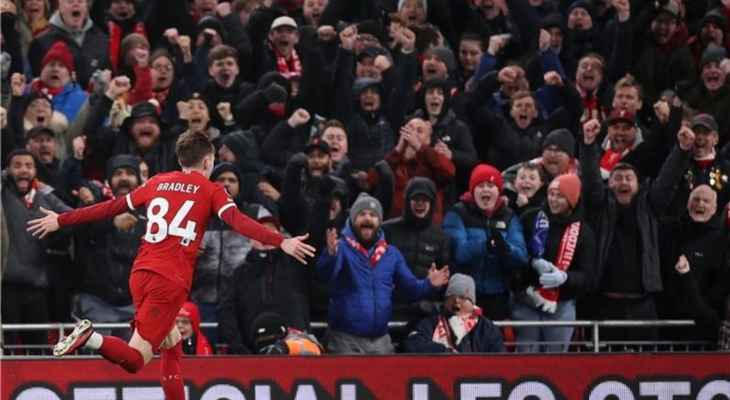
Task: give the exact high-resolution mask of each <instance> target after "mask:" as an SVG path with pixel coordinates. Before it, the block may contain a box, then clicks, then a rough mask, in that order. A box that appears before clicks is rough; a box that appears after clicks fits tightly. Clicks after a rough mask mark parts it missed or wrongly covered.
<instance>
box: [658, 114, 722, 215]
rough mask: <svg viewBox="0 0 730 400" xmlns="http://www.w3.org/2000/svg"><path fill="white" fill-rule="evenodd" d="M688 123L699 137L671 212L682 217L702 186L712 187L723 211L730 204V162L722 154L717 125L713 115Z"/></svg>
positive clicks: (699, 116) (699, 115)
mask: <svg viewBox="0 0 730 400" xmlns="http://www.w3.org/2000/svg"><path fill="white" fill-rule="evenodd" d="M688 122H689V128H690V129H692V131H693V132H694V134H695V142H694V147H692V161H691V162H690V165H689V168H688V169H687V170H686V171H685V173H684V176H683V177H682V181H681V182H680V184H679V187H678V190H677V192H676V193H675V195H674V200H673V202H672V208H670V212H669V213H670V215H680V214H682V212H683V210H684V209H685V208H686V204H687V199H688V198H689V195H690V192H692V191H693V190H694V189H695V188H697V187H699V186H701V185H708V186H710V187H711V188H712V189H713V190H714V191H715V192H716V197H717V199H716V201H717V207H716V208H717V209H719V211H720V212H722V210H723V208H724V207H725V205H726V204H727V203H728V201H730V160H727V159H725V158H723V157H721V156H720V155H719V154H718V151H717V145H718V142H719V135H718V133H717V131H718V126H717V122H715V118H713V117H712V115H710V114H698V115H696V116H695V117H694V118H692V120H691V121H688Z"/></svg>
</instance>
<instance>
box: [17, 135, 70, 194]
mask: <svg viewBox="0 0 730 400" xmlns="http://www.w3.org/2000/svg"><path fill="white" fill-rule="evenodd" d="M54 136H55V135H54V133H53V131H52V130H50V129H49V128H43V127H40V126H39V127H36V128H33V129H31V130H30V131H28V133H27V134H26V139H27V142H26V144H25V149H26V150H28V151H29V152H30V153H31V154H33V157H35V159H36V160H37V161H39V165H37V166H36V167H37V173H38V179H39V180H40V181H41V182H43V183H45V184H46V185H50V186H51V187H52V188H53V189H56V190H63V188H62V186H63V178H62V176H61V161H59V160H58V158H57V157H56V139H55V137H54Z"/></svg>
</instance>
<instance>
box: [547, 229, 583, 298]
mask: <svg viewBox="0 0 730 400" xmlns="http://www.w3.org/2000/svg"><path fill="white" fill-rule="evenodd" d="M578 235H580V221H576V222H573V223H572V224H570V225H569V226H568V228H567V229H565V231H563V237H562V239H560V247H559V248H558V259H557V260H556V261H555V267H556V268H558V269H559V270H561V271H567V270H568V268H570V264H571V263H572V262H573V256H575V248H576V247H577V245H578ZM538 294H539V295H540V296H541V297H542V298H543V299H545V301H547V302H548V303H555V306H556V307H557V303H558V300H559V299H560V288H553V289H545V288H540V289H539V290H538ZM552 309H555V307H552Z"/></svg>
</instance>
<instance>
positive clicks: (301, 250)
mask: <svg viewBox="0 0 730 400" xmlns="http://www.w3.org/2000/svg"><path fill="white" fill-rule="evenodd" d="M308 237H309V234H306V235H302V236H296V237H293V238H288V239H284V240H283V241H282V242H281V249H282V250H283V251H284V253H286V254H289V255H290V256H292V257H294V258H296V259H297V261H299V262H300V263H302V264H304V265H307V257H309V258H311V257H314V247H312V246H310V245H308V244H306V243H304V241H305V240H307V238H308Z"/></svg>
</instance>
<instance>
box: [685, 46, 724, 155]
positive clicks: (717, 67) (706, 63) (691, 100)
mask: <svg viewBox="0 0 730 400" xmlns="http://www.w3.org/2000/svg"><path fill="white" fill-rule="evenodd" d="M726 57H727V52H726V51H725V50H724V49H723V48H720V47H717V46H715V45H712V44H711V45H710V46H708V48H707V50H705V51H704V53H702V60H701V61H700V82H698V83H697V84H696V85H695V86H694V87H693V88H692V89H690V91H689V93H688V94H687V95H686V99H687V103H688V104H689V105H690V106H691V107H692V108H694V109H695V110H698V111H700V112H703V113H707V114H710V115H712V116H713V117H714V118H715V121H717V123H718V130H717V133H718V134H719V143H718V144H719V147H722V146H723V145H725V143H728V141H729V140H730V113H729V112H727V110H730V88H729V87H728V73H727V70H726V69H723V68H722V66H721V64H722V62H723V59H725V58H726Z"/></svg>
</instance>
